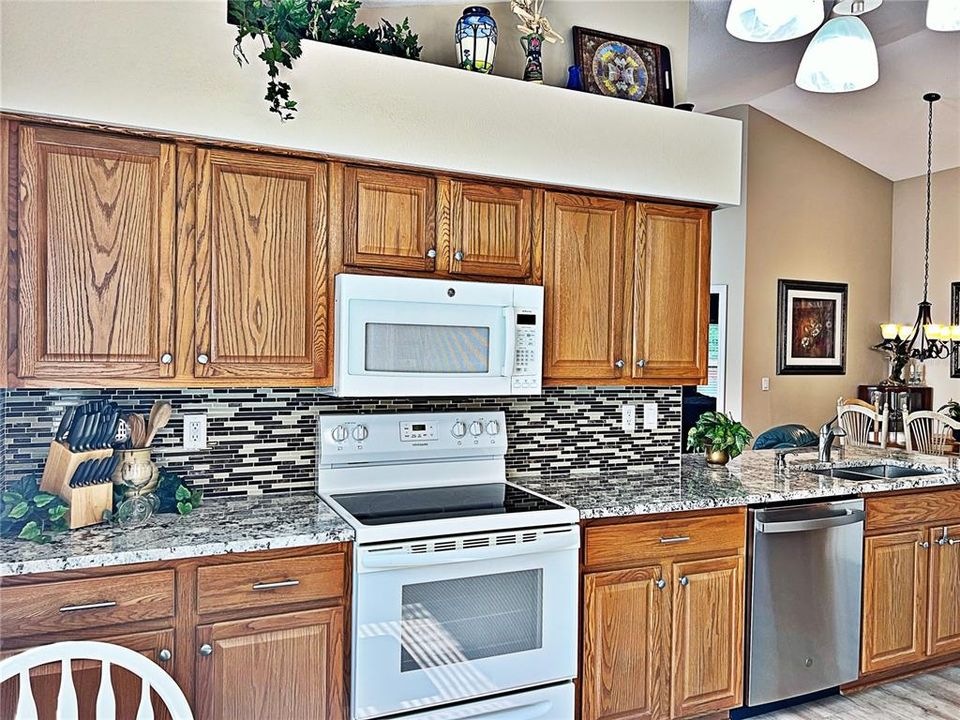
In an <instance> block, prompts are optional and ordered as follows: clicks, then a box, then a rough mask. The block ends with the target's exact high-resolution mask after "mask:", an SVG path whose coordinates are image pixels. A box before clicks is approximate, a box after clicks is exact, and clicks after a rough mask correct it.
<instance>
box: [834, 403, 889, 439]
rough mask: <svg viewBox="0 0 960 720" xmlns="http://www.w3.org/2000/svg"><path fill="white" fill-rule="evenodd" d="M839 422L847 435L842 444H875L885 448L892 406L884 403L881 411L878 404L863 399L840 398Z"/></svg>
mask: <svg viewBox="0 0 960 720" xmlns="http://www.w3.org/2000/svg"><path fill="white" fill-rule="evenodd" d="M837 424H839V425H840V427H841V428H843V430H844V432H846V435H845V436H844V437H841V438H840V444H841V445H844V446H851V447H858V446H863V445H871V444H873V445H879V446H880V447H882V448H885V447H886V446H887V433H888V427H889V424H890V408H888V407H887V406H886V405H884V406H883V410H882V411H881V410H878V409H877V406H876V405H871V404H870V403H868V402H864V401H863V400H844V399H843V398H838V399H837Z"/></svg>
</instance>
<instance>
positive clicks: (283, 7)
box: [228, 0, 423, 121]
mask: <svg viewBox="0 0 960 720" xmlns="http://www.w3.org/2000/svg"><path fill="white" fill-rule="evenodd" d="M360 5H361V2H360V0H229V4H228V15H229V19H230V22H231V23H233V24H235V25H236V26H237V38H236V43H235V44H234V47H233V54H234V57H236V58H237V62H238V63H240V65H243V64H244V63H245V62H246V63H248V62H249V60H248V59H247V56H246V55H245V54H244V52H243V41H244V39H246V38H248V37H250V38H254V39H259V40H260V41H261V42H262V43H263V51H262V52H260V53H259V54H258V57H259V58H260V59H261V60H263V62H264V63H265V64H266V66H267V78H268V80H267V94H266V95H265V96H264V99H265V100H266V101H267V102H268V103H269V104H270V112H273V113H276V114H277V115H278V116H279V117H280V120H281V121H284V120H292V119H293V117H294V113H296V112H297V101H296V100H292V99H291V98H290V84H289V83H287V82H285V81H283V80H281V79H280V68H281V67H284V68H287V69H288V70H292V69H293V62H294V60H296V59H297V58H299V57H300V55H301V54H302V49H301V47H300V41H301V40H303V39H304V38H306V39H309V40H319V41H320V42H326V43H332V44H334V45H344V46H346V47H352V48H357V49H360V50H371V51H374V52H379V53H383V54H384V55H396V56H397V57H403V58H408V59H410V60H419V59H420V51H421V50H422V49H423V48H422V47H421V46H420V45H419V41H420V38H419V36H418V35H416V34H414V33H412V32H411V31H410V22H409V19H408V18H404V19H403V22H401V23H397V24H393V23H390V22H388V21H386V20H383V19H381V20H380V24H379V25H378V26H377V27H375V28H371V27H369V26H368V25H365V24H364V23H360V24H357V23H356V19H357V11H358V10H359V9H360Z"/></svg>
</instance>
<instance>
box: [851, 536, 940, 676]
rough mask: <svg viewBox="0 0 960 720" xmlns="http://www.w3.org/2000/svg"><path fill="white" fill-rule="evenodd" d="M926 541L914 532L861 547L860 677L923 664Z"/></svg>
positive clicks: (874, 540)
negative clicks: (865, 674)
mask: <svg viewBox="0 0 960 720" xmlns="http://www.w3.org/2000/svg"><path fill="white" fill-rule="evenodd" d="M926 540H927V533H925V532H924V531H922V530H915V531H910V532H902V533H892V534H889V535H877V536H875V537H868V538H866V540H865V541H864V571H863V650H862V656H861V659H860V671H861V672H862V673H870V672H874V671H877V670H884V669H887V668H892V667H898V666H900V665H907V664H909V663H912V662H918V661H920V660H923V657H924V626H925V624H926V605H927V590H926V588H927V572H928V568H927V563H928V557H927V556H928V553H929V552H930V550H928V549H924V548H923V547H922V543H924V542H925V541H926Z"/></svg>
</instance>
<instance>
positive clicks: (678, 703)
mask: <svg viewBox="0 0 960 720" xmlns="http://www.w3.org/2000/svg"><path fill="white" fill-rule="evenodd" d="M584 535H585V539H584V564H585V570H584V572H585V575H584V581H583V603H584V604H583V667H582V673H581V713H582V718H583V720H613V719H617V720H628V719H629V720H641V719H643V720H657V719H659V718H692V717H698V716H701V715H707V714H710V713H715V712H721V711H724V710H727V709H730V708H734V707H738V706H739V705H740V704H741V702H742V697H743V622H744V553H745V547H746V525H745V513H744V512H743V511H742V510H736V511H732V512H721V513H714V514H710V515H694V514H681V515H677V516H666V517H665V518H661V519H651V520H645V521H640V520H638V521H633V522H631V521H627V522H623V523H610V524H606V523H604V524H596V525H593V524H591V525H588V526H587V527H586V529H585V532H584ZM617 566H619V567H617ZM607 568H609V569H607Z"/></svg>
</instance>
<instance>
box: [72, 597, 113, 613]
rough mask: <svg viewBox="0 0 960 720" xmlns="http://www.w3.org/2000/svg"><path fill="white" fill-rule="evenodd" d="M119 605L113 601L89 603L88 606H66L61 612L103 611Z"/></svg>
mask: <svg viewBox="0 0 960 720" xmlns="http://www.w3.org/2000/svg"><path fill="white" fill-rule="evenodd" d="M116 606H117V603H116V602H115V601H113V600H104V601H103V602H95V603H87V604H86V605H64V606H63V607H62V608H60V612H62V613H66V612H79V611H81V610H102V609H103V608H112V607H116Z"/></svg>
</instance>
